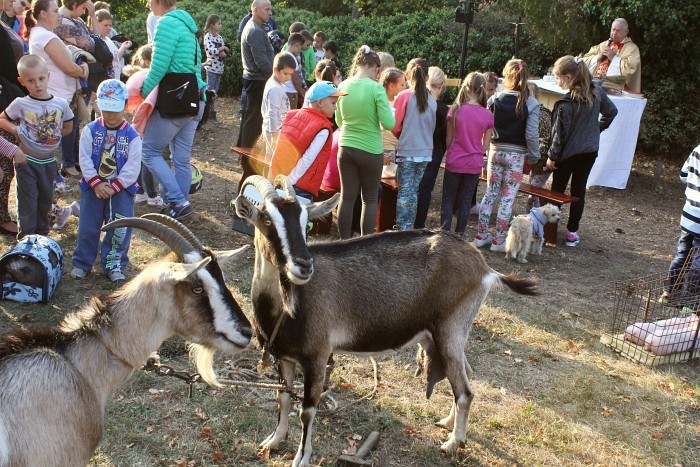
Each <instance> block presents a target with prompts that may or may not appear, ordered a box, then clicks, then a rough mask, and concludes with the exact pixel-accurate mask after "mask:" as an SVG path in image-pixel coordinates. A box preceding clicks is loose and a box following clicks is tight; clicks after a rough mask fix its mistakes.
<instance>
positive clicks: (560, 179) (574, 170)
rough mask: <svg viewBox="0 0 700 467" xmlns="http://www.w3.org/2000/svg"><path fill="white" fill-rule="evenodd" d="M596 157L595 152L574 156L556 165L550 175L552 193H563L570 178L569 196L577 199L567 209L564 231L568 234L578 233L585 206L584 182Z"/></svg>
mask: <svg viewBox="0 0 700 467" xmlns="http://www.w3.org/2000/svg"><path fill="white" fill-rule="evenodd" d="M596 157H598V153H597V152H588V153H585V154H576V155H575V156H571V157H570V158H568V159H566V160H563V161H561V162H557V163H556V164H557V169H556V170H555V171H554V174H553V175H552V191H555V192H557V193H564V190H566V185H567V184H568V183H569V178H571V196H576V197H577V198H578V199H579V200H578V201H576V202H575V203H571V208H569V221H568V222H567V224H566V229H567V230H568V231H569V232H578V228H579V223H580V222H581V217H583V208H584V206H585V205H586V182H587V181H588V175H589V174H590V173H591V169H592V168H593V164H594V163H595V159H596Z"/></svg>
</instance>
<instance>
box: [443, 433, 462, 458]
mask: <svg viewBox="0 0 700 467" xmlns="http://www.w3.org/2000/svg"><path fill="white" fill-rule="evenodd" d="M461 447H462V448H463V447H464V442H459V441H455V439H454V435H452V434H451V435H450V437H449V438H448V439H447V441H445V442H444V443H442V446H440V449H441V450H442V451H443V452H445V453H447V454H454V453H455V452H457V448H461Z"/></svg>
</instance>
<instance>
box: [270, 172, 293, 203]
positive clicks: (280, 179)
mask: <svg viewBox="0 0 700 467" xmlns="http://www.w3.org/2000/svg"><path fill="white" fill-rule="evenodd" d="M275 186H279V187H281V188H282V189H283V190H284V192H285V193H286V194H287V196H288V197H289V198H292V199H297V194H296V192H295V191H294V187H293V186H292V184H291V183H289V180H287V177H285V176H284V175H278V176H277V177H275Z"/></svg>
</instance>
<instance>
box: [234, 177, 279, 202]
mask: <svg viewBox="0 0 700 467" xmlns="http://www.w3.org/2000/svg"><path fill="white" fill-rule="evenodd" d="M248 185H253V186H254V187H255V188H257V189H258V191H259V192H260V194H261V195H262V197H263V199H264V200H268V199H272V198H277V197H278V196H279V195H278V194H277V190H275V187H274V186H273V185H272V183H270V181H269V180H268V179H266V178H265V177H263V176H261V175H251V176H250V177H248V178H246V179H245V180H244V181H243V185H242V186H241V194H243V190H245V187H246V186H248Z"/></svg>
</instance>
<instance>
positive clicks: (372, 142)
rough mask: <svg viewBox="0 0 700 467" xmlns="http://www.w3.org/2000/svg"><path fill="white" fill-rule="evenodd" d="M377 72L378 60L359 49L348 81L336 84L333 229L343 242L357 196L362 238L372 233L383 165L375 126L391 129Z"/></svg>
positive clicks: (366, 49)
mask: <svg viewBox="0 0 700 467" xmlns="http://www.w3.org/2000/svg"><path fill="white" fill-rule="evenodd" d="M379 67H380V62H379V55H377V53H376V52H373V51H372V50H371V49H370V48H369V46H367V45H363V46H362V47H360V48H359V50H358V51H357V53H356V54H355V58H354V59H353V64H352V70H353V71H354V75H353V77H352V78H350V79H348V80H346V81H344V82H342V83H341V84H340V90H341V91H343V92H346V93H347V94H348V95H347V96H344V97H342V98H341V99H340V100H339V101H338V109H337V110H336V113H335V119H336V123H337V124H338V127H340V143H339V146H340V149H339V150H338V170H339V172H340V187H341V188H340V192H341V195H342V198H341V201H340V207H339V208H338V230H339V232H340V238H343V239H345V238H350V236H351V235H352V232H351V230H352V214H353V209H354V206H355V200H356V199H357V193H358V192H361V193H362V218H361V231H362V235H368V234H371V233H373V232H374V229H375V226H376V224H377V196H378V193H379V183H380V181H381V177H382V167H383V166H384V151H383V148H382V134H381V129H380V127H379V125H380V124H381V126H382V128H384V129H385V130H391V129H392V128H394V125H395V124H396V120H395V118H394V114H393V111H392V109H391V107H390V106H389V100H388V99H387V97H386V91H385V90H384V88H383V87H382V85H381V84H379V83H378V82H377V81H376V80H377V74H378V72H379Z"/></svg>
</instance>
